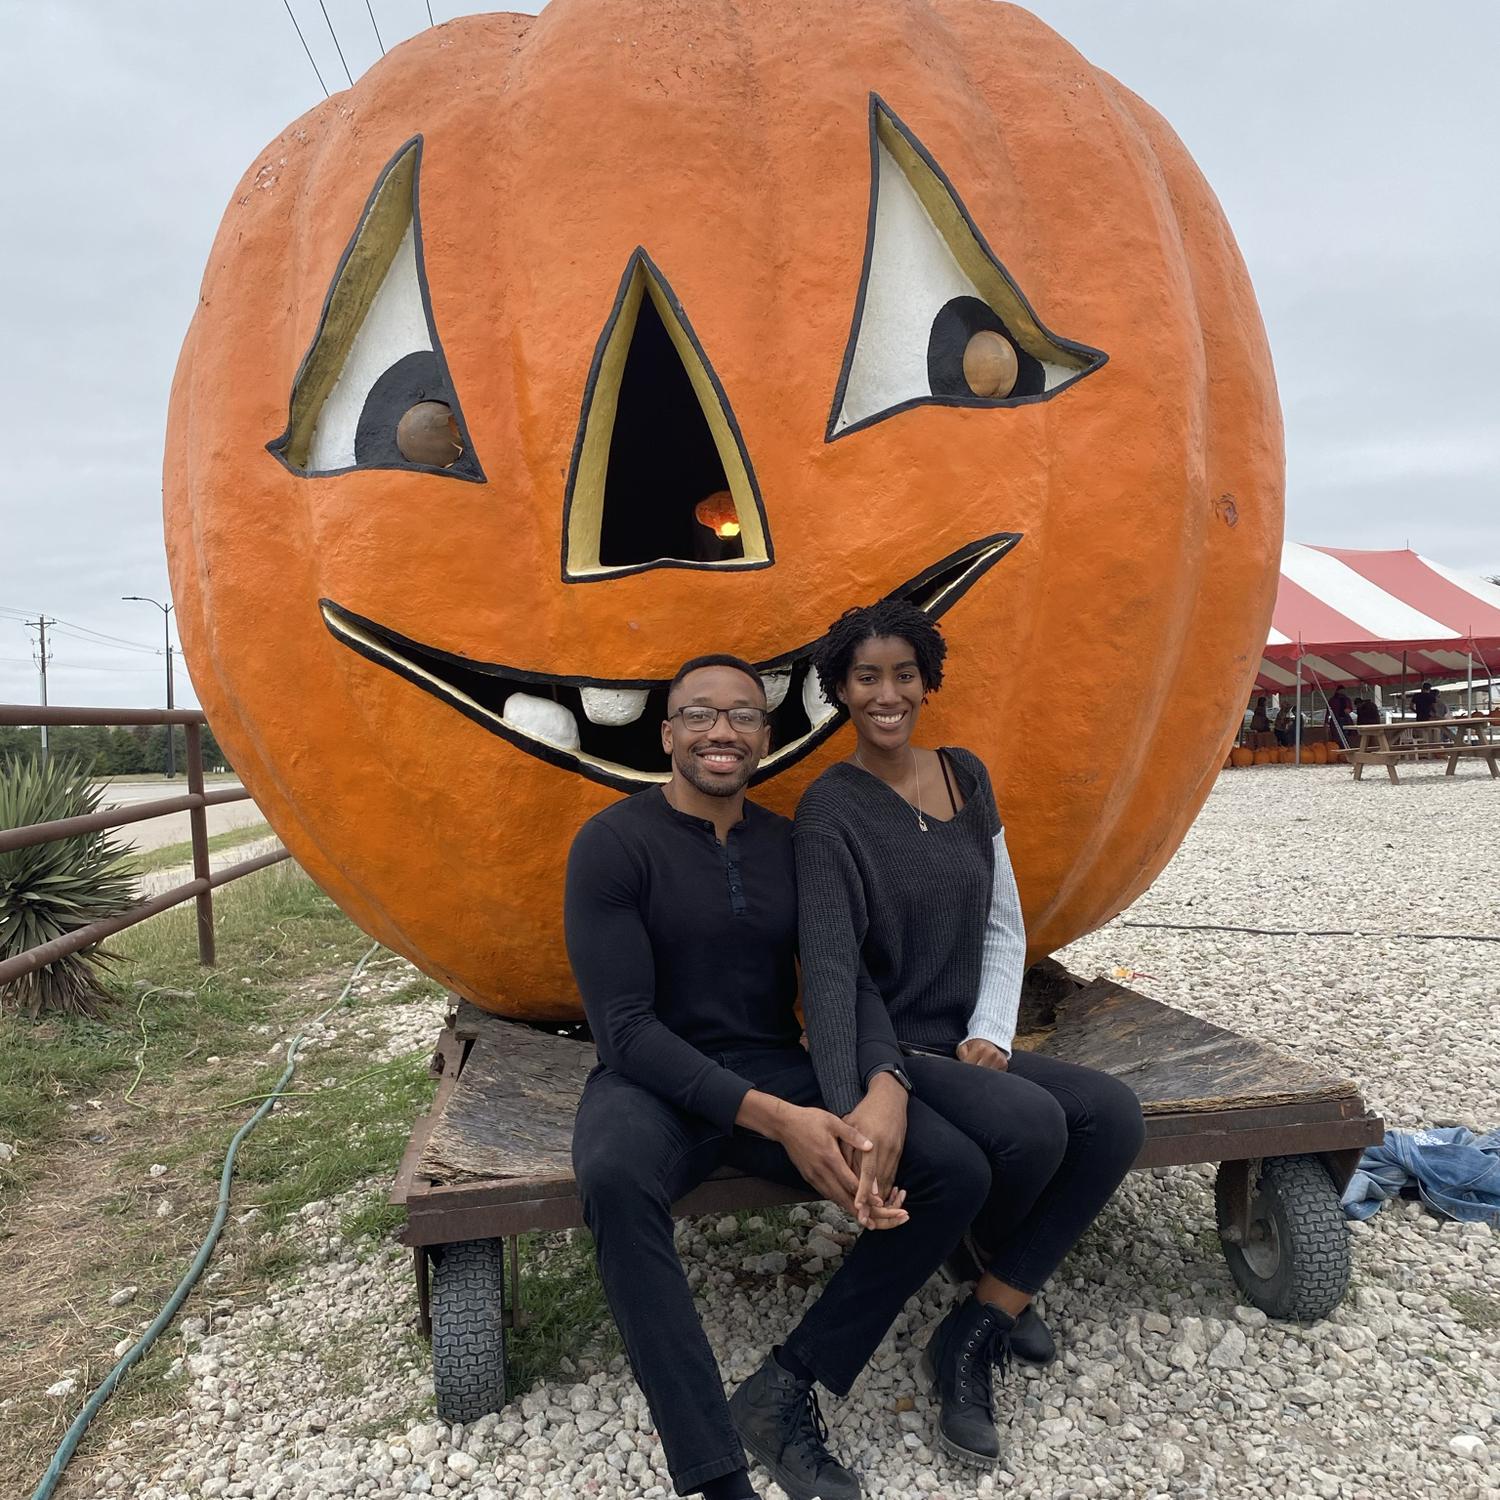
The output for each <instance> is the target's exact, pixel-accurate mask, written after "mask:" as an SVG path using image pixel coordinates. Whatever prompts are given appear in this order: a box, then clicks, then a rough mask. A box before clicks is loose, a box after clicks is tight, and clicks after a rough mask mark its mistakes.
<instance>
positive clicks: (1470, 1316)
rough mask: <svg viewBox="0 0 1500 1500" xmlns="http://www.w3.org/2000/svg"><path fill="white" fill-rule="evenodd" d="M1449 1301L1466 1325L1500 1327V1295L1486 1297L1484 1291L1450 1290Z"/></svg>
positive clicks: (1472, 1326)
mask: <svg viewBox="0 0 1500 1500" xmlns="http://www.w3.org/2000/svg"><path fill="white" fill-rule="evenodd" d="M1448 1301H1449V1302H1451V1303H1452V1304H1453V1310H1454V1312H1456V1313H1457V1314H1458V1317H1459V1321H1460V1322H1461V1323H1463V1324H1464V1326H1465V1327H1467V1328H1476V1329H1483V1330H1488V1329H1491V1328H1500V1297H1486V1296H1485V1295H1484V1294H1483V1293H1482V1292H1449V1293H1448Z"/></svg>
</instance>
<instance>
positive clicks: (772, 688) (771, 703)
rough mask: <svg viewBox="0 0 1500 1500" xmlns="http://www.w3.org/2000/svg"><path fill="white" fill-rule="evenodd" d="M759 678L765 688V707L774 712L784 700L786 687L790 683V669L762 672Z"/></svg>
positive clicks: (788, 686)
mask: <svg viewBox="0 0 1500 1500" xmlns="http://www.w3.org/2000/svg"><path fill="white" fill-rule="evenodd" d="M760 680H761V685H762V686H763V687H764V688H765V690H766V707H767V708H768V709H770V711H771V712H772V713H773V714H774V713H775V712H776V710H777V709H778V708H780V707H781V705H782V704H783V703H785V702H786V695H787V689H788V688H790V687H791V685H792V669H791V668H790V667H788V668H786V670H785V671H778V672H762V673H761V674H760Z"/></svg>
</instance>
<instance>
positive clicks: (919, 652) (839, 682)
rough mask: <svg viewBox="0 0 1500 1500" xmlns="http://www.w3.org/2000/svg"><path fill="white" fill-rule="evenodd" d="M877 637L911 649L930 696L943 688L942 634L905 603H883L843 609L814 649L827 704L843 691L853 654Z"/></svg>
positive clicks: (815, 666)
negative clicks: (901, 642) (903, 642)
mask: <svg viewBox="0 0 1500 1500" xmlns="http://www.w3.org/2000/svg"><path fill="white" fill-rule="evenodd" d="M880 636H895V637H896V638H897V639H898V640H903V641H905V642H906V643H907V645H909V646H910V647H911V649H912V655H913V656H915V657H916V659H917V671H918V672H919V673H920V674H921V678H922V686H923V687H924V688H925V689H926V690H927V691H928V692H929V693H935V692H936V691H937V690H938V689H939V688H940V687H942V685H943V658H944V657H946V656H947V654H948V643H947V642H946V641H945V640H944V639H943V636H942V632H941V631H939V629H938V628H937V626H936V625H934V624H933V623H932V620H931V618H930V617H929V616H928V615H926V614H925V613H924V612H923V611H922V610H920V609H918V608H917V606H916V605H915V604H908V603H907V602H906V601H905V600H904V599H882V600H880V602H879V603H878V604H866V605H863V606H861V607H859V608H856V609H846V610H845V611H844V613H843V614H841V615H840V616H839V617H838V619H837V620H835V621H834V622H833V624H832V625H830V626H829V627H828V634H827V635H825V636H824V637H823V639H822V640H821V641H819V642H818V644H817V646H815V647H814V648H813V670H814V671H816V672H817V674H818V683H819V685H820V686H821V687H822V689H823V696H824V697H825V698H826V699H827V700H828V701H829V702H830V703H837V702H838V701H839V699H838V693H837V692H836V691H835V690H836V689H838V688H841V687H843V685H844V679H845V678H846V677H848V675H849V669H850V667H852V666H853V664H854V654H855V652H856V651H858V650H859V648H860V647H861V646H862V645H864V643H865V642H866V641H868V640H870V639H872V638H875V637H880Z"/></svg>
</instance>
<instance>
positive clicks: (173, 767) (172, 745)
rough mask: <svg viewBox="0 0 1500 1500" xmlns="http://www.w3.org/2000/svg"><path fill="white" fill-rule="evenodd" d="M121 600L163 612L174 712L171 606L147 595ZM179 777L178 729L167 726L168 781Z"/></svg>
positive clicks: (169, 708) (169, 706) (125, 596)
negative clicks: (150, 605) (146, 605)
mask: <svg viewBox="0 0 1500 1500" xmlns="http://www.w3.org/2000/svg"><path fill="white" fill-rule="evenodd" d="M120 598H121V599H124V600H128V601H131V602H134V603H137V604H154V605H156V607H157V608H158V609H159V610H160V611H161V637H162V642H163V644H164V645H165V646H166V648H167V712H168V713H170V712H171V711H172V631H171V626H170V622H169V619H168V617H169V616H170V615H171V613H172V606H171V605H170V604H163V603H162V602H161V601H160V600H158V599H151V598H148V597H147V596H146V595H145V594H121V595H120ZM176 775H177V727H176V725H174V724H168V725H167V779H168V780H169V781H170V780H171V779H172V778H173V777H174V776H176Z"/></svg>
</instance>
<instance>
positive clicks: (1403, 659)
mask: <svg viewBox="0 0 1500 1500" xmlns="http://www.w3.org/2000/svg"><path fill="white" fill-rule="evenodd" d="M1406 707H1407V705H1406V652H1404V651H1403V652H1402V653H1401V717H1402V718H1403V719H1404V718H1405V717H1406Z"/></svg>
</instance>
